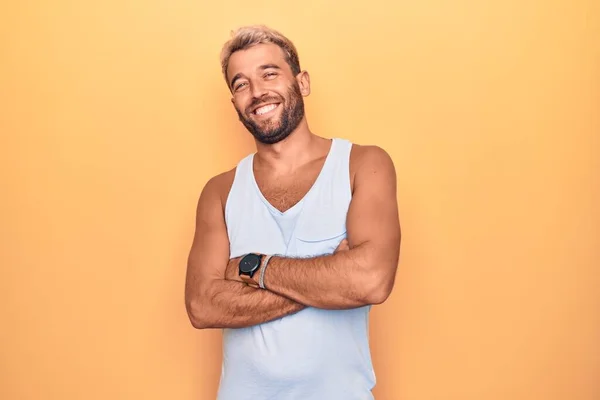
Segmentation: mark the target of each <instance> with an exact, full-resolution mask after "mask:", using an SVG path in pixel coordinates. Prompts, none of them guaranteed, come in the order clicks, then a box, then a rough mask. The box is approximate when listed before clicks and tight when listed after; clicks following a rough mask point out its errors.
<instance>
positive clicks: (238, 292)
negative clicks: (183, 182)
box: [185, 175, 305, 329]
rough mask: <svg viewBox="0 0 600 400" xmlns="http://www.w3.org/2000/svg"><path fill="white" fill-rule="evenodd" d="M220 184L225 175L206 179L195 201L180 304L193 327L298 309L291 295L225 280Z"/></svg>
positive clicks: (257, 319)
mask: <svg viewBox="0 0 600 400" xmlns="http://www.w3.org/2000/svg"><path fill="white" fill-rule="evenodd" d="M225 186H230V185H229V183H228V182H227V179H226V176H225V175H220V176H217V177H215V178H213V179H211V180H210V181H209V182H208V183H207V184H206V186H205V187H204V189H203V190H202V193H201V195H200V199H199V200H198V207H197V210H196V231H195V234H194V240H193V243H192V248H191V250H190V254H189V257H188V265H187V273H186V283H185V305H186V310H187V313H188V316H189V318H190V321H191V323H192V325H193V326H194V327H195V328H198V329H206V328H243V327H247V326H252V325H257V324H260V323H263V322H268V321H271V320H274V319H277V318H281V317H283V316H286V315H290V314H293V313H296V312H298V311H300V310H302V309H303V308H304V307H305V306H304V305H302V304H299V303H297V302H295V301H293V300H289V299H287V298H285V297H282V296H279V295H277V294H274V293H271V292H269V291H267V290H262V289H256V288H253V287H250V286H248V285H246V284H245V283H241V282H237V281H230V280H225V268H226V267H227V264H228V261H229V238H228V236H227V228H226V225H225V218H224V213H223V210H224V207H223V198H224V197H223V196H221V193H222V192H223V191H224V190H225V189H224V188H225Z"/></svg>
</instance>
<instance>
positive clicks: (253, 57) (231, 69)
mask: <svg viewBox="0 0 600 400" xmlns="http://www.w3.org/2000/svg"><path fill="white" fill-rule="evenodd" d="M266 64H275V65H277V66H279V67H280V68H282V69H285V68H286V66H287V62H286V61H285V54H284V53H283V50H282V49H281V48H280V47H279V46H277V45H275V44H272V43H265V44H257V45H254V46H252V47H250V48H247V49H245V50H239V51H236V52H235V53H233V54H232V55H231V57H230V58H229V65H228V66H227V76H228V77H232V76H234V75H236V74H239V73H242V74H245V75H249V74H251V73H253V72H254V71H256V70H258V69H259V68H260V66H262V65H266Z"/></svg>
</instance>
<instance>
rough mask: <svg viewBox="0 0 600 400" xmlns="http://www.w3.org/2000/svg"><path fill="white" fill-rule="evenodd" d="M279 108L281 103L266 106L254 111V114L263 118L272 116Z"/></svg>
mask: <svg viewBox="0 0 600 400" xmlns="http://www.w3.org/2000/svg"><path fill="white" fill-rule="evenodd" d="M278 107H279V103H271V104H265V105H263V106H260V107H257V108H255V109H254V111H252V114H254V115H256V116H259V117H263V116H267V115H270V114H272V113H273V112H274V111H275V110H276V109H277V108H278Z"/></svg>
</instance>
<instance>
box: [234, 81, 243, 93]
mask: <svg viewBox="0 0 600 400" xmlns="http://www.w3.org/2000/svg"><path fill="white" fill-rule="evenodd" d="M245 85H246V82H240V83H238V84H237V85H235V86H234V88H233V90H235V91H236V92H237V91H239V90H241V89H242V88H244V87H245Z"/></svg>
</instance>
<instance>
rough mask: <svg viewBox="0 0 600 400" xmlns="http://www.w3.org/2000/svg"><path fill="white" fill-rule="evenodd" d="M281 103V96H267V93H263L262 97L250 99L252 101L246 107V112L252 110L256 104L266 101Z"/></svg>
mask: <svg viewBox="0 0 600 400" xmlns="http://www.w3.org/2000/svg"><path fill="white" fill-rule="evenodd" d="M274 102H277V103H283V98H281V97H278V96H269V95H265V96H263V97H260V98H255V99H254V100H252V102H251V103H250V105H249V106H248V107H247V108H246V113H248V114H249V113H250V112H252V110H253V109H254V108H256V107H258V106H260V105H261V104H266V103H274Z"/></svg>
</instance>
